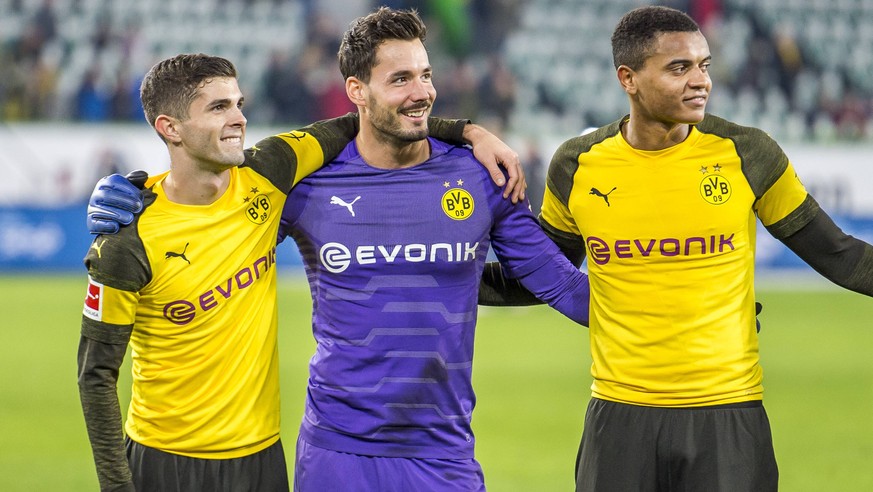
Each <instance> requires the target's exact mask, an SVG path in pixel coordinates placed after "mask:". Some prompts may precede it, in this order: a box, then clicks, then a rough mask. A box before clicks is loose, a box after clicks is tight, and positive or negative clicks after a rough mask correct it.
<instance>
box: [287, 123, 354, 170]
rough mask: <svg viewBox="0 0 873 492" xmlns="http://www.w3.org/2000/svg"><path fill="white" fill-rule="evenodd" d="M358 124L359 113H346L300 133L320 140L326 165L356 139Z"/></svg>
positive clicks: (308, 127) (305, 128) (306, 127)
mask: <svg viewBox="0 0 873 492" xmlns="http://www.w3.org/2000/svg"><path fill="white" fill-rule="evenodd" d="M358 124H359V122H358V113H346V114H345V115H343V116H339V117H336V118H330V119H327V120H321V121H316V122H315V123H313V124H311V125H309V126H305V127H303V128H301V129H300V131H302V132H306V133H309V134H311V135H312V136H314V137H315V138H316V139H317V140H318V143H319V144H321V150H322V152H323V153H324V164H327V163H328V162H330V161H332V160H334V159H335V158H336V156H338V155H339V153H340V152H342V150H343V149H344V148H345V146H346V145H348V144H349V142H351V141H352V140H354V139H355V136H357V134H358Z"/></svg>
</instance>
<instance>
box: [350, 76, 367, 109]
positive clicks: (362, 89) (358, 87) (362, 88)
mask: <svg viewBox="0 0 873 492" xmlns="http://www.w3.org/2000/svg"><path fill="white" fill-rule="evenodd" d="M346 95H347V96H348V97H349V100H350V101H351V102H352V104H354V105H355V106H357V107H359V108H360V107H362V106H366V105H367V104H366V101H367V84H365V83H363V82H361V80H360V79H358V78H357V77H349V78H347V79H346Z"/></svg>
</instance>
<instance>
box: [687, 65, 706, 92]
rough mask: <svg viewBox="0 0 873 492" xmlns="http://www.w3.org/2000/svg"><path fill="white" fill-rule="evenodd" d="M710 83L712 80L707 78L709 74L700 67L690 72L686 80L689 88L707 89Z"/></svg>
mask: <svg viewBox="0 0 873 492" xmlns="http://www.w3.org/2000/svg"><path fill="white" fill-rule="evenodd" d="M711 83H712V79H710V77H709V72H707V71H706V70H703V69H701V68H700V67H697V68H695V69H694V70H693V71H692V74H691V77H690V78H689V79H688V84H689V85H690V86H691V87H707V86H709V84H711Z"/></svg>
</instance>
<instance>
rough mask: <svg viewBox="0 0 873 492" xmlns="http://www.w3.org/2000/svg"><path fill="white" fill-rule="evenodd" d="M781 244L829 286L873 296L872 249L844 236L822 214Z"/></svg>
mask: <svg viewBox="0 0 873 492" xmlns="http://www.w3.org/2000/svg"><path fill="white" fill-rule="evenodd" d="M782 242H783V243H784V244H785V245H786V246H788V248H789V249H791V251H793V252H794V253H795V254H796V255H797V256H798V257H800V259H802V260H803V261H805V262H806V263H807V264H808V265H809V266H811V267H812V268H813V269H814V270H815V271H817V272H818V273H820V274H821V275H822V276H824V277H825V278H827V279H828V280H830V281H831V282H833V283H835V284H837V285H839V286H841V287H844V288H846V289H849V290H852V291H855V292H858V293H861V294H865V295H868V296H873V246H871V245H870V244H867V243H865V242H864V241H861V240H860V239H858V238H855V237H852V236H850V235H848V234H846V233H844V232H843V231H842V230H841V229H840V228H839V227H838V226H837V225H836V224H835V223H834V222H833V220H831V218H830V217H829V216H828V215H827V214H826V213H825V212H824V211H823V210H819V211H818V213H816V215H815V217H813V219H812V220H811V221H810V222H809V223H808V224H806V225H805V226H803V227H802V228H800V229H799V230H798V231H797V232H795V233H794V234H792V235H790V236H788V237H786V238H784V239H782Z"/></svg>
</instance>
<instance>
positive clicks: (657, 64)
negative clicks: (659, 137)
mask: <svg viewBox="0 0 873 492" xmlns="http://www.w3.org/2000/svg"><path fill="white" fill-rule="evenodd" d="M711 58H712V57H711V55H710V52H709V45H708V44H707V42H706V38H704V36H703V34H701V33H700V32H699V31H696V32H667V33H661V34H659V35H657V37H656V38H655V40H654V42H653V44H652V51H651V55H650V56H649V57H648V58H647V59H646V60H645V63H644V64H643V66H642V67H641V68H640V69H639V70H632V69H630V68H628V67H626V66H621V67H619V70H618V76H619V80H620V81H621V83H622V85H623V86H624V88H625V91H626V92H627V93H628V94H629V95H630V96H631V97H630V99H631V114H632V118H638V119H641V120H644V121H647V122H648V123H654V124H659V125H664V126H667V127H670V126H675V125H678V124H696V123H699V122H700V121H701V120H702V119H703V117H704V113H705V110H706V102H707V100H708V98H709V92H710V90H711V89H712V80H711V79H710V77H709V65H710V60H711Z"/></svg>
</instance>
